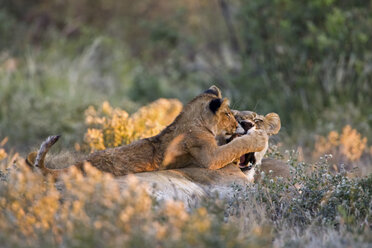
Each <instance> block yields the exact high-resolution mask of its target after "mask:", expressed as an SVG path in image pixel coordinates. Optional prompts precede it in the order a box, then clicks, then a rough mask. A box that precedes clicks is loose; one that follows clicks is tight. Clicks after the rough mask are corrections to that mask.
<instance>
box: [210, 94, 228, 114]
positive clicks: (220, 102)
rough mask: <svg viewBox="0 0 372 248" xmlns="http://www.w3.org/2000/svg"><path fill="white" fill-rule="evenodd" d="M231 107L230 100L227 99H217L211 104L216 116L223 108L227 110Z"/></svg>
mask: <svg viewBox="0 0 372 248" xmlns="http://www.w3.org/2000/svg"><path fill="white" fill-rule="evenodd" d="M228 106H229V100H228V99H227V98H224V99H221V98H215V99H213V100H211V101H210V102H209V109H210V110H211V111H212V112H213V114H216V113H217V112H218V110H220V109H221V108H226V107H228Z"/></svg>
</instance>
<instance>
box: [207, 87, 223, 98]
mask: <svg viewBox="0 0 372 248" xmlns="http://www.w3.org/2000/svg"><path fill="white" fill-rule="evenodd" d="M204 93H205V94H212V95H215V96H217V97H218V98H222V94H221V90H220V89H219V88H218V87H217V86H216V85H212V86H211V87H209V89H207V90H206V91H204Z"/></svg>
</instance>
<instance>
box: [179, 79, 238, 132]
mask: <svg viewBox="0 0 372 248" xmlns="http://www.w3.org/2000/svg"><path fill="white" fill-rule="evenodd" d="M183 112H184V114H185V115H188V116H190V119H193V122H194V123H196V124H197V122H198V123H199V124H200V125H202V126H205V127H206V128H208V129H209V130H210V131H211V132H212V133H213V134H214V135H215V136H217V135H232V134H234V133H235V132H236V128H237V127H238V122H237V121H236V120H235V117H234V115H233V113H232V112H231V109H230V107H229V101H228V100H227V99H226V98H222V94H221V91H220V89H218V88H217V87H216V86H214V85H213V86H211V87H210V88H209V89H207V90H206V91H204V92H203V93H202V94H200V95H199V96H197V97H195V98H194V99H193V100H192V101H191V102H190V103H189V104H188V105H187V106H185V108H184V110H183ZM195 116H199V117H198V118H195Z"/></svg>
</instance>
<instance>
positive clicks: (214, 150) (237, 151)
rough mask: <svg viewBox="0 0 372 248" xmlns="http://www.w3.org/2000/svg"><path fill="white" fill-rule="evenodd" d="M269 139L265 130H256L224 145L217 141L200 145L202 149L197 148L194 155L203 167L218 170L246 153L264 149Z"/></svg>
mask: <svg viewBox="0 0 372 248" xmlns="http://www.w3.org/2000/svg"><path fill="white" fill-rule="evenodd" d="M268 139H269V137H268V135H267V134H266V132H265V131H263V130H255V131H253V132H250V133H248V134H246V135H243V136H241V137H238V138H236V139H234V140H232V141H231V142H230V143H228V144H225V145H222V146H217V143H216V142H211V143H209V144H208V145H205V146H201V147H199V148H201V149H196V152H194V154H192V155H193V157H194V158H197V159H198V160H199V161H198V162H199V164H201V165H202V166H203V167H205V168H208V169H212V170H217V169H220V168H222V167H224V166H225V165H227V164H229V163H231V162H233V161H234V160H235V159H236V158H239V157H241V156H243V155H244V154H246V153H250V152H259V151H262V150H263V149H264V148H265V146H266V144H267V142H268Z"/></svg>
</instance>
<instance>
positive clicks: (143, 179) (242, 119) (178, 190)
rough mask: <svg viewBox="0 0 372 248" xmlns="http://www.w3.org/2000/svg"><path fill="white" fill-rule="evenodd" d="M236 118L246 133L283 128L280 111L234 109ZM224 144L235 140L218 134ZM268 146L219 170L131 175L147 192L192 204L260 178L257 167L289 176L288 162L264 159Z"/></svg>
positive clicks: (122, 180)
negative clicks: (268, 112)
mask: <svg viewBox="0 0 372 248" xmlns="http://www.w3.org/2000/svg"><path fill="white" fill-rule="evenodd" d="M233 113H234V115H235V118H236V119H237V120H238V122H239V124H240V125H241V126H242V127H243V128H244V133H245V135H248V137H249V133H250V132H256V131H257V130H261V131H264V132H265V133H267V134H268V135H274V134H276V133H278V132H279V130H280V126H281V125H280V118H279V116H278V115H277V114H276V113H270V114H267V115H266V116H262V115H258V114H256V113H254V112H250V111H234V110H233ZM217 139H218V141H219V143H220V144H221V145H223V144H225V143H227V142H232V141H231V137H227V136H226V135H221V136H219V137H217ZM267 148H268V140H267V141H266V143H265V148H264V149H263V150H262V151H260V152H252V153H246V154H244V155H242V156H241V157H240V159H239V157H237V158H238V159H237V160H235V161H234V162H232V163H230V164H228V165H227V166H225V167H223V168H221V169H219V170H210V169H206V168H200V167H199V166H198V165H195V167H189V168H183V169H175V170H164V171H155V172H145V173H138V174H133V175H130V177H132V178H135V179H136V180H138V182H139V185H143V186H144V187H146V189H147V191H148V192H149V193H150V194H152V195H153V196H155V197H156V198H157V199H160V200H164V199H172V198H178V199H180V200H183V201H184V202H186V203H191V202H193V201H194V198H195V197H196V198H199V197H202V196H206V195H207V194H209V193H211V192H218V193H219V194H220V195H221V196H222V197H225V196H228V195H230V194H231V193H232V190H233V188H232V187H231V185H233V184H237V185H241V186H243V185H246V184H249V183H253V182H254V181H256V180H258V179H259V177H260V175H259V174H257V173H256V171H257V167H260V170H261V171H264V172H265V174H266V175H268V176H272V177H274V176H278V177H284V178H289V176H290V173H289V167H288V165H286V164H285V163H284V162H281V161H278V160H274V159H263V156H264V155H265V152H266V150H267ZM116 180H117V181H118V182H119V184H120V186H121V187H122V188H123V189H125V188H126V187H127V183H128V176H124V177H117V178H116Z"/></svg>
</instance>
